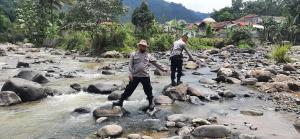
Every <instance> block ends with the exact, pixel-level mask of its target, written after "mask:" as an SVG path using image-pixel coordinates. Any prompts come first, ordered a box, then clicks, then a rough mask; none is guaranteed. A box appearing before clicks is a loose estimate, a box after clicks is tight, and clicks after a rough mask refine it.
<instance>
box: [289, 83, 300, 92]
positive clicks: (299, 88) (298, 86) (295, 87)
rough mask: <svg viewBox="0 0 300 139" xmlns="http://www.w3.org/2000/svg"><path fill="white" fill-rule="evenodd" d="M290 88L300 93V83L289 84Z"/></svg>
mask: <svg viewBox="0 0 300 139" xmlns="http://www.w3.org/2000/svg"><path fill="white" fill-rule="evenodd" d="M288 86H289V89H290V90H292V91H300V82H294V83H288Z"/></svg>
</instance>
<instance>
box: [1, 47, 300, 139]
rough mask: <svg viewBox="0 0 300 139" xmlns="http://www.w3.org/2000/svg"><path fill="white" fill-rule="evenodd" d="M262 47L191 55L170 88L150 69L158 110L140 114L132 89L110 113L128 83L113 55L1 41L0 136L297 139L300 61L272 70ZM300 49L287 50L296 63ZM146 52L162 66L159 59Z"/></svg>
mask: <svg viewBox="0 0 300 139" xmlns="http://www.w3.org/2000/svg"><path fill="white" fill-rule="evenodd" d="M270 50H271V49H270V47H259V48H256V49H237V48H235V47H234V46H227V47H225V48H223V49H213V50H206V51H201V52H197V53H194V56H195V57H197V62H196V63H194V62H185V63H186V64H185V70H184V74H185V76H184V77H183V81H184V84H182V85H179V86H177V87H169V86H168V85H169V82H170V81H169V80H170V79H169V76H168V74H169V73H162V72H160V71H156V70H155V69H154V68H153V69H152V70H151V75H152V76H151V80H152V84H153V93H154V96H155V97H156V100H155V102H156V104H157V111H156V112H155V113H147V112H144V111H143V110H142V109H143V107H145V106H146V105H147V101H146V99H145V95H144V93H143V89H142V87H141V86H139V87H138V89H137V90H136V91H135V93H134V94H133V95H132V97H131V98H130V99H129V100H128V101H126V102H125V104H124V109H120V108H117V107H116V108H113V109H112V108H111V100H115V99H117V98H119V97H120V93H122V92H123V89H124V86H125V85H126V84H127V82H128V79H127V70H128V68H127V63H128V60H127V59H126V58H119V57H122V55H121V54H119V53H117V52H109V53H107V54H106V55H103V56H104V57H108V58H97V57H86V56H81V55H80V54H79V52H76V51H68V52H66V51H61V50H56V49H52V48H48V49H46V48H32V46H31V45H30V44H24V45H13V44H1V45H0V71H1V72H0V88H1V93H0V105H1V107H0V115H1V116H0V123H1V125H0V138H1V139H2V138H3V139H6V138H14V139H18V138H43V139H44V138H45V139H48V138H55V139H69V138H75V139H77V138H78V139H81V138H86V139H95V138H101V137H112V138H116V137H120V138H129V139H135V138H136V139H140V138H144V139H145V138H147V139H148V138H149V139H150V138H155V139H156V138H174V139H175V138H231V139H256V138H259V139H260V138H261V139H282V138H286V139H298V138H299V136H300V132H299V127H300V123H299V115H300V95H299V94H300V63H299V62H293V63H289V64H274V63H272V62H271V60H269V59H267V55H268V53H269V51H270ZM299 50H300V49H299V48H298V47H293V52H292V53H291V56H292V57H294V59H295V60H298V61H299V57H300V56H299V55H300V53H299ZM154 55H155V56H156V57H157V58H158V59H159V61H160V62H161V63H164V64H166V65H168V64H169V61H168V53H164V52H160V53H155V54H154ZM114 57H118V58H114Z"/></svg>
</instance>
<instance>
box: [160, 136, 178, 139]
mask: <svg viewBox="0 0 300 139" xmlns="http://www.w3.org/2000/svg"><path fill="white" fill-rule="evenodd" d="M160 139H182V137H180V136H173V137H169V138H160Z"/></svg>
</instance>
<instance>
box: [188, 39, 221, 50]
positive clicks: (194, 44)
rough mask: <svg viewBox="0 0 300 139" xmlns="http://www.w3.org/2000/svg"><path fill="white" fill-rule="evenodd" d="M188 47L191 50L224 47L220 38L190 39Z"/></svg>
mask: <svg viewBox="0 0 300 139" xmlns="http://www.w3.org/2000/svg"><path fill="white" fill-rule="evenodd" d="M188 45H189V47H190V48H191V49H193V50H201V49H210V48H214V47H216V48H221V47H224V45H225V40H224V39H221V38H190V39H189V41H188Z"/></svg>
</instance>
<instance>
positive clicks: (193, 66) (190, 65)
mask: <svg viewBox="0 0 300 139" xmlns="http://www.w3.org/2000/svg"><path fill="white" fill-rule="evenodd" d="M184 67H185V68H186V69H191V70H195V69H197V68H199V65H198V64H197V63H196V62H193V61H188V62H186V63H185V65H184Z"/></svg>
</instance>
